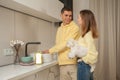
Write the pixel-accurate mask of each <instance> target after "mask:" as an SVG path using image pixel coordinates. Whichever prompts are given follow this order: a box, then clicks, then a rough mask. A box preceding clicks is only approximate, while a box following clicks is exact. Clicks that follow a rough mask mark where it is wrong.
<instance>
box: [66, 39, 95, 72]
mask: <svg viewBox="0 0 120 80" xmlns="http://www.w3.org/2000/svg"><path fill="white" fill-rule="evenodd" d="M67 47H69V48H70V53H69V54H68V57H69V58H70V59H72V58H74V57H80V58H81V57H84V56H86V55H87V51H88V49H87V48H86V47H83V46H80V45H78V42H77V41H75V40H73V39H70V40H69V41H68V42H67ZM78 61H81V59H79V60H78ZM90 66H91V70H90V71H91V72H93V71H94V69H95V65H90Z"/></svg>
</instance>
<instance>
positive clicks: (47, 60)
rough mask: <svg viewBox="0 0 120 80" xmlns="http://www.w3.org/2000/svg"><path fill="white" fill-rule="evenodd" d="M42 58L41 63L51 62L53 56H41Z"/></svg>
mask: <svg viewBox="0 0 120 80" xmlns="http://www.w3.org/2000/svg"><path fill="white" fill-rule="evenodd" d="M42 57H43V62H44V63H47V62H51V61H52V60H53V55H52V54H42Z"/></svg>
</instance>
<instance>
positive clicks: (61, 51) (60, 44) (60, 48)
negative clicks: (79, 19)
mask: <svg viewBox="0 0 120 80" xmlns="http://www.w3.org/2000/svg"><path fill="white" fill-rule="evenodd" d="M79 34H80V31H79V27H78V26H77V25H76V24H75V23H74V22H73V21H72V22H71V23H70V24H68V25H65V26H64V25H63V24H61V26H60V27H59V28H58V31H57V35H56V44H55V46H53V47H52V48H51V49H49V52H50V53H51V54H52V53H55V52H58V62H59V65H66V64H76V58H74V59H69V58H68V53H69V51H70V49H69V48H67V46H66V42H67V41H68V40H69V39H71V38H73V39H75V40H77V39H78V38H79Z"/></svg>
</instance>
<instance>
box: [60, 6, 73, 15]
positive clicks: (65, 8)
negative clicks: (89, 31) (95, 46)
mask: <svg viewBox="0 0 120 80" xmlns="http://www.w3.org/2000/svg"><path fill="white" fill-rule="evenodd" d="M64 11H71V12H72V9H70V8H68V7H63V8H62V9H61V14H63V13H64Z"/></svg>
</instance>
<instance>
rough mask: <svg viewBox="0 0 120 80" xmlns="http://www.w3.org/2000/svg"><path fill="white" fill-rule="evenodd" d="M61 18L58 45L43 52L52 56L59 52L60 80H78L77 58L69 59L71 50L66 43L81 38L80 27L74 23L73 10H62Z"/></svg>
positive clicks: (57, 38)
mask: <svg viewBox="0 0 120 80" xmlns="http://www.w3.org/2000/svg"><path fill="white" fill-rule="evenodd" d="M61 18H62V24H61V26H60V27H59V28H58V31H57V35H56V44H55V45H54V46H53V47H52V48H51V49H49V50H45V51H42V52H43V53H50V54H52V53H55V52H58V62H59V66H60V80H77V67H76V62H77V61H76V58H74V59H69V58H68V53H69V52H70V49H69V48H68V47H67V46H66V43H67V41H68V40H69V39H75V40H76V39H78V38H79V34H80V33H79V27H78V26H77V25H76V24H75V23H74V22H73V21H72V10H71V9H69V8H66V7H64V8H62V10H61Z"/></svg>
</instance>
